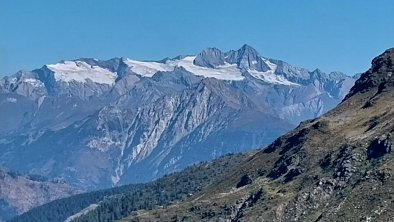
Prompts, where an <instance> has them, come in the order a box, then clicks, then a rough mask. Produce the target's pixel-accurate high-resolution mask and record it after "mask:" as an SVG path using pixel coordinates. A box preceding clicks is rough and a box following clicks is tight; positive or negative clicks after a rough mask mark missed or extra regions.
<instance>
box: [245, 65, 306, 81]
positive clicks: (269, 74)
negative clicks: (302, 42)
mask: <svg viewBox="0 0 394 222" xmlns="http://www.w3.org/2000/svg"><path fill="white" fill-rule="evenodd" d="M264 62H265V63H266V64H267V65H268V67H269V68H270V70H268V71H265V72H260V71H257V70H254V69H253V70H252V69H249V70H248V72H249V73H250V74H251V75H252V76H253V77H254V78H256V79H260V80H263V81H264V82H267V83H271V84H276V85H287V86H291V85H293V86H299V84H297V83H294V82H290V81H289V80H288V79H286V78H285V77H284V76H282V75H277V74H275V71H276V67H277V65H276V64H274V63H272V62H270V61H269V60H265V61H264Z"/></svg>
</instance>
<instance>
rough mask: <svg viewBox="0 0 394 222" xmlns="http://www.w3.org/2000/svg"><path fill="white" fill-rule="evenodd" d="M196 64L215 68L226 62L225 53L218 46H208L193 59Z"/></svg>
mask: <svg viewBox="0 0 394 222" xmlns="http://www.w3.org/2000/svg"><path fill="white" fill-rule="evenodd" d="M193 64H194V65H198V66H203V67H209V68H215V67H217V66H220V65H224V64H225V58H224V53H223V52H222V51H220V50H219V49H217V48H207V49H204V50H203V51H202V52H201V53H199V54H198V55H197V56H196V58H195V59H194V61H193Z"/></svg>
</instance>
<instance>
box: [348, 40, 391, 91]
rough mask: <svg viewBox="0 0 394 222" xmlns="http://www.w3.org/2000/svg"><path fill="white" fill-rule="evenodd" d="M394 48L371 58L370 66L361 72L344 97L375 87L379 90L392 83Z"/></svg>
mask: <svg viewBox="0 0 394 222" xmlns="http://www.w3.org/2000/svg"><path fill="white" fill-rule="evenodd" d="M393 74H394V48H390V49H387V50H386V51H385V52H384V53H382V54H381V55H379V56H377V57H376V58H374V59H373V60H372V66H371V68H370V69H369V70H368V71H366V72H365V73H363V74H361V76H360V78H359V79H358V80H357V81H356V83H355V84H354V86H353V87H352V88H351V90H350V92H349V94H348V95H347V96H346V98H345V99H347V98H349V97H351V96H353V95H355V94H357V93H364V92H367V91H370V90H371V89H376V90H377V91H378V93H379V92H381V91H383V90H384V89H386V88H388V87H393V84H394V77H393Z"/></svg>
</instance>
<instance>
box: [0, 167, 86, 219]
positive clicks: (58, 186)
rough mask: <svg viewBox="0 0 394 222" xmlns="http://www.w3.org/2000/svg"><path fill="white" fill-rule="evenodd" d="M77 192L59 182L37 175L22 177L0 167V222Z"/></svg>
mask: <svg viewBox="0 0 394 222" xmlns="http://www.w3.org/2000/svg"><path fill="white" fill-rule="evenodd" d="M79 192H80V191H78V190H77V189H75V188H72V187H70V186H68V185H66V184H64V183H61V182H54V181H49V180H47V179H45V178H43V177H41V176H37V175H28V176H23V175H20V174H18V173H15V172H12V171H9V170H7V169H4V168H1V167H0V221H2V220H6V219H9V218H11V217H12V216H15V215H16V214H21V213H24V212H26V211H28V210H30V209H31V208H33V207H36V206H39V205H42V204H45V203H47V202H50V201H53V200H56V199H59V198H63V197H68V196H71V195H75V194H77V193H79Z"/></svg>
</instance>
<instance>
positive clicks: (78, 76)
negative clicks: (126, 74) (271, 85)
mask: <svg viewBox="0 0 394 222" xmlns="http://www.w3.org/2000/svg"><path fill="white" fill-rule="evenodd" d="M47 67H48V69H50V70H52V71H53V72H54V75H55V79H56V81H63V82H72V81H77V82H82V83H84V82H86V80H91V81H92V82H95V83H99V84H107V85H113V84H114V83H115V79H116V74H115V73H113V72H110V71H109V70H107V69H103V68H101V67H99V66H92V65H89V64H87V63H86V62H82V61H65V62H63V63H58V64H52V65H47Z"/></svg>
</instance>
